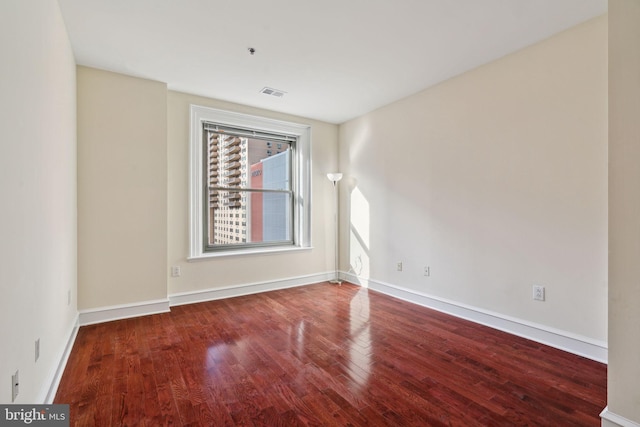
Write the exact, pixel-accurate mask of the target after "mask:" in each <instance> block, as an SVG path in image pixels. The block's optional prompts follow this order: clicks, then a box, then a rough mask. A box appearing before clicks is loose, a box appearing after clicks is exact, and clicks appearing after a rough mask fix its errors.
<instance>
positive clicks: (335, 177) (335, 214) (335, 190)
mask: <svg viewBox="0 0 640 427" xmlns="http://www.w3.org/2000/svg"><path fill="white" fill-rule="evenodd" d="M327 178H329V181H331V182H332V183H333V196H334V204H333V227H334V229H335V245H336V247H335V255H336V257H335V263H334V266H335V279H334V280H331V281H330V283H334V284H338V285H341V284H342V280H340V277H338V261H339V256H338V255H339V252H338V250H339V249H338V181H340V180H341V179H342V174H341V173H339V172H332V173H328V174H327Z"/></svg>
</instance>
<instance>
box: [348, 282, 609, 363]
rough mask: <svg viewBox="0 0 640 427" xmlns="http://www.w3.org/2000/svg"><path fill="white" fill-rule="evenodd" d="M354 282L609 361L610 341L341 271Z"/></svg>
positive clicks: (543, 342)
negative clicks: (608, 345)
mask: <svg viewBox="0 0 640 427" xmlns="http://www.w3.org/2000/svg"><path fill="white" fill-rule="evenodd" d="M341 276H342V277H344V278H345V279H346V280H348V281H349V282H351V283H354V284H358V285H360V286H363V287H367V288H369V289H373V290H375V291H378V292H381V293H383V294H386V295H390V296H393V297H395V298H398V299H402V300H405V301H409V302H412V303H414V304H418V305H421V306H424V307H428V308H431V309H434V310H437V311H440V312H443V313H447V314H450V315H452V316H456V317H460V318H462V319H466V320H470V321H472V322H475V323H479V324H481V325H485V326H489V327H491V328H494V329H498V330H501V331H504V332H508V333H510V334H513V335H517V336H519V337H523V338H527V339H530V340H532V341H536V342H539V343H541V344H545V345H548V346H551V347H555V348H558V349H560V350H564V351H567V352H569V353H573V354H576V355H579V356H583V357H586V358H588V359H591V360H595V361H598V362H602V363H607V358H608V349H607V343H606V342H603V341H598V340H594V339H591V338H588V337H584V336H580V335H577V334H573V333H571V332H567V331H562V330H558V329H554V328H550V327H547V326H544V325H540V324H536V323H533V322H528V321H526V320H522V319H517V318H513V317H510V316H505V315H503V314H500V313H496V312H492V311H488V310H483V309H480V308H477V307H473V306H469V305H465V304H461V303H458V302H456V301H451V300H446V299H443V298H439V297H436V296H432V295H426V294H423V293H420V292H417V291H414V290H410V289H406V288H402V287H399V286H395V285H391V284H388V283H383V282H379V281H376V280H371V279H362V278H359V277H357V276H355V275H353V274H350V273H341Z"/></svg>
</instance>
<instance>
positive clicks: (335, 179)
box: [327, 172, 342, 182]
mask: <svg viewBox="0 0 640 427" xmlns="http://www.w3.org/2000/svg"><path fill="white" fill-rule="evenodd" d="M327 178H329V181H332V182H338V181H340V180H341V179H342V174H341V173H340V172H331V173H328V174H327Z"/></svg>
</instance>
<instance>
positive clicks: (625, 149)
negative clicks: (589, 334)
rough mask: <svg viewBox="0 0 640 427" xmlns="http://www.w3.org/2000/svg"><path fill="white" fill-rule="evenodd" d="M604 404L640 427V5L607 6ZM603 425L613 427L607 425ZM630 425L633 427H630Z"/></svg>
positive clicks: (628, 0)
mask: <svg viewBox="0 0 640 427" xmlns="http://www.w3.org/2000/svg"><path fill="white" fill-rule="evenodd" d="M609 160H610V163H609V165H610V166H609V168H610V169H609V249H610V254H609V286H610V287H609V344H610V346H609V347H610V350H609V367H608V384H607V394H608V396H607V401H608V402H607V403H608V411H610V412H609V413H606V414H604V416H605V417H606V418H609V419H611V415H612V414H615V415H618V416H621V417H624V418H626V419H628V420H633V421H635V423H636V424H635V425H640V381H639V379H640V328H638V325H640V309H639V307H640V280H639V279H638V278H639V277H640V239H639V238H638V236H640V190H639V186H640V166H639V165H640V2H638V1H637V0H612V1H610V2H609ZM603 425H617V424H606V422H605V423H604V424H603ZM629 425H631V424H629Z"/></svg>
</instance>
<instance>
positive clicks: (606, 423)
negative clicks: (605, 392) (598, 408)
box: [600, 406, 640, 427]
mask: <svg viewBox="0 0 640 427" xmlns="http://www.w3.org/2000/svg"><path fill="white" fill-rule="evenodd" d="M600 418H602V427H640V424H638V423H637V422H635V421H631V420H629V419H627V418H625V417H621V416H620V415H618V414H614V413H613V412H610V411H609V407H608V406H607V407H606V408H604V410H603V411H602V412H601V413H600Z"/></svg>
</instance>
